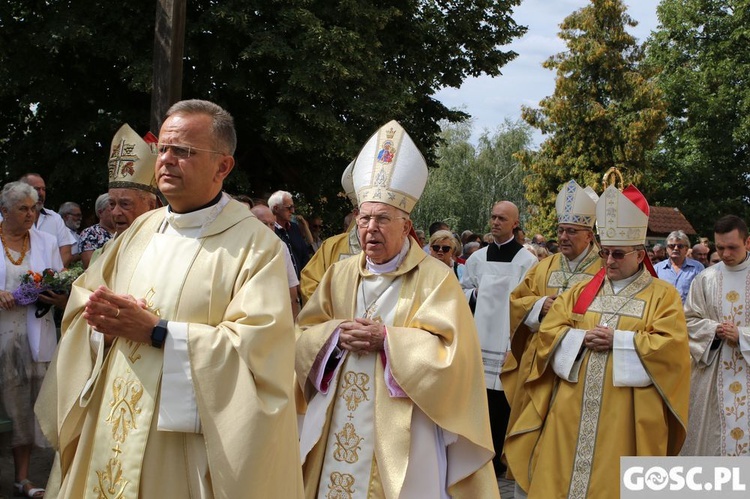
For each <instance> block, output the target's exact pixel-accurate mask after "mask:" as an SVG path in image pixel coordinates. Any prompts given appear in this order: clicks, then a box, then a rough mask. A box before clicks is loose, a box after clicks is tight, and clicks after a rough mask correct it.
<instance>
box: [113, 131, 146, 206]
mask: <svg viewBox="0 0 750 499" xmlns="http://www.w3.org/2000/svg"><path fill="white" fill-rule="evenodd" d="M156 142H157V140H156V137H155V136H154V135H153V134H152V133H151V132H149V133H147V134H146V137H144V138H143V139H142V138H141V137H140V135H138V134H137V133H136V132H135V130H133V129H132V128H130V126H129V125H127V124H125V125H122V126H121V127H120V129H119V130H117V133H116V134H115V137H114V138H113V139H112V148H111V149H110V153H109V163H108V167H109V187H110V188H118V187H119V188H125V189H141V190H144V191H147V192H151V193H153V194H156V192H157V189H156V179H155V178H154V165H156V158H157V150H156V147H157V146H156Z"/></svg>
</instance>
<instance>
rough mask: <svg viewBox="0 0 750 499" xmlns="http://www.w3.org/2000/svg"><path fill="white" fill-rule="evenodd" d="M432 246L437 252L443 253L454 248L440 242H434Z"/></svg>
mask: <svg viewBox="0 0 750 499" xmlns="http://www.w3.org/2000/svg"><path fill="white" fill-rule="evenodd" d="M431 248H432V251H434V252H435V253H439V252H441V251H442V252H443V253H448V252H449V251H450V250H452V249H453V247H452V246H440V245H439V244H433V245H432V246H431Z"/></svg>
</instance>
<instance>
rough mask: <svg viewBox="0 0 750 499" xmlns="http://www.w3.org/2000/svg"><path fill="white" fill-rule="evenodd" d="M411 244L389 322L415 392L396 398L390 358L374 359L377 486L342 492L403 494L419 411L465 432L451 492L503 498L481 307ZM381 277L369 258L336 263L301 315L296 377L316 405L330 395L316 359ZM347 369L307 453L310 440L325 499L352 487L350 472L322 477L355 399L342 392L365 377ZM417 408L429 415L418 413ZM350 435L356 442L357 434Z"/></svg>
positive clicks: (311, 491)
mask: <svg viewBox="0 0 750 499" xmlns="http://www.w3.org/2000/svg"><path fill="white" fill-rule="evenodd" d="M410 243H411V247H410V249H409V251H408V253H407V254H406V257H405V258H404V260H403V262H402V263H401V265H400V266H399V267H398V269H397V270H396V271H394V272H391V273H386V274H382V277H384V278H393V279H397V280H398V281H399V283H400V289H399V293H398V297H397V299H396V301H395V303H396V305H395V307H394V309H393V310H391V311H388V313H390V314H392V316H393V323H392V324H388V323H387V322H386V325H387V326H386V327H387V342H386V353H385V355H386V357H387V359H388V365H389V367H390V370H391V373H392V376H393V379H394V380H395V382H396V383H397V384H398V386H399V387H400V388H401V389H402V390H403V392H405V394H406V397H392V396H390V394H389V390H388V387H387V385H386V381H385V369H384V366H383V362H381V359H380V356H371V357H374V362H373V368H374V370H373V375H372V378H371V379H370V380H369V381H370V385H369V386H368V388H369V390H368V391H367V392H366V393H368V394H369V395H368V396H369V397H372V402H373V413H372V419H373V421H372V424H373V428H372V430H370V431H369V432H368V431H364V432H363V433H370V434H374V436H375V439H374V441H373V442H372V446H373V452H372V455H373V457H372V462H373V464H372V471H371V482H370V484H368V487H367V489H368V490H369V493H370V494H371V495H370V496H362V495H356V494H354V495H348V494H344V495H342V496H340V497H388V498H396V497H399V494H400V493H401V491H402V488H403V487H404V481H405V479H406V478H407V474H408V473H407V468H408V466H409V462H410V460H409V458H410V449H412V448H413V442H411V439H412V438H413V437H414V435H413V431H414V429H413V428H412V422H413V415H414V414H417V413H418V412H421V413H423V414H424V415H426V417H427V418H428V419H429V420H430V421H431V422H432V423H434V424H435V425H437V426H438V427H440V428H441V429H443V430H445V431H446V432H450V433H452V434H454V435H456V436H457V441H456V442H455V443H454V444H452V445H448V447H447V449H446V454H447V462H448V469H449V473H448V478H447V482H448V484H449V486H448V492H449V493H450V494H451V495H452V496H453V497H459V498H460V497H466V498H475V497H483V498H484V497H498V496H499V492H498V487H497V481H496V480H495V478H494V473H493V471H492V466H491V463H490V460H491V458H492V438H491V435H490V427H489V421H488V419H487V412H486V411H487V400H486V395H485V393H484V383H483V373H482V361H481V355H480V350H479V344H478V341H477V336H476V331H475V329H474V325H473V321H472V317H471V311H470V310H469V307H468V305H467V303H466V300H465V299H464V298H463V293H462V291H461V289H460V287H459V285H458V283H457V281H456V279H455V278H454V277H452V276H451V270H450V269H449V268H448V267H447V266H445V265H442V264H441V262H439V261H437V260H435V259H432V258H430V257H429V256H428V255H426V254H425V252H424V251H422V249H421V248H420V247H419V245H418V243H417V242H416V241H414V240H413V239H410ZM372 276H373V274H371V273H370V272H369V271H367V270H365V256H364V254H361V255H360V256H358V257H357V258H349V259H346V260H344V261H341V262H338V263H335V264H334V265H333V266H332V267H331V268H329V269H328V271H327V272H326V274H325V275H324V277H323V279H322V281H321V283H320V286H319V287H318V290H317V292H316V293H314V294H313V296H312V297H311V299H310V301H309V302H308V304H307V305H306V306H305V307H304V308H303V310H302V312H300V315H299V318H298V340H297V358H296V373H297V379H298V380H299V388H300V389H301V390H302V391H303V392H304V393H305V398H306V400H307V402H308V403H309V404H311V405H310V407H313V406H314V402H315V401H314V400H312V399H313V397H325V395H324V394H323V393H320V392H317V390H316V389H315V388H314V385H313V383H312V381H311V380H310V379H309V376H310V374H311V373H312V372H313V369H314V365H316V364H317V365H319V364H320V362H321V361H322V360H323V359H322V358H321V356H322V355H323V354H324V349H325V347H326V343H327V341H328V340H329V338H330V337H331V335H332V334H333V333H334V332H335V330H336V329H337V327H338V325H339V324H340V323H342V322H344V321H346V320H351V319H352V318H353V317H355V313H356V311H357V307H358V300H360V299H361V297H360V296H358V291H359V289H360V283H361V281H362V279H367V278H371V277H372ZM368 305H369V302H368ZM382 312H383V313H382V314H380V315H381V317H383V318H384V319H385V320H387V313H385V312H386V311H382ZM344 367H346V366H341V368H338V369H337V370H336V371H335V372H334V377H333V379H332V380H331V382H330V386H329V396H328V397H327V398H326V399H325V402H324V403H325V404H326V405H325V406H324V407H323V417H322V418H321V419H322V420H321V421H318V423H319V424H316V425H314V426H313V425H312V424H311V423H310V421H309V418H311V417H312V415H311V410H308V414H307V415H306V420H305V423H304V426H303V430H302V434H303V435H302V440H303V442H304V441H306V440H308V439H311V442H312V443H313V445H311V448H310V450H309V452H307V453H305V450H304V446H303V456H302V458H303V476H304V480H305V495H306V497H307V498H314V497H318V494H319V490H327V488H328V486H329V484H331V483H335V482H337V483H338V484H339V485H341V484H346V483H348V482H346V481H345V480H348V478H346V477H342V476H321V475H322V470H323V467H324V461H325V456H326V454H327V452H328V451H330V449H328V450H327V449H326V447H327V445H326V443H327V442H328V441H329V440H330V438H329V437H330V435H331V433H332V432H334V433H335V432H336V431H337V430H334V429H333V428H332V420H333V419H335V417H334V412H335V411H336V410H337V406H340V405H341V404H347V399H346V398H343V397H340V396H334V395H342V394H344V393H345V392H346V388H347V387H349V388H350V387H351V386H352V385H353V384H355V385H356V384H357V383H356V382H357V378H356V376H355V375H353V374H351V370H350V369H345V368H344ZM368 377H369V374H368ZM359 386H362V385H361V383H360V385H359ZM337 390H338V392H337ZM360 391H361V390H360ZM415 407H418V408H419V409H420V411H415V410H414V408H415ZM308 432H309V434H308ZM341 435H342V436H345V437H347V438H348V437H351V438H354V435H353V434H352V433H351V432H350V433H345V434H341ZM358 435H359V434H358ZM433 437H434V435H433V436H430V437H428V438H430V439H432V438H433ZM414 438H422V437H414ZM430 441H432V440H430ZM349 447H350V446H349ZM451 469H453V473H451ZM459 470H460V471H459ZM339 490H341V489H339ZM337 497H339V496H337Z"/></svg>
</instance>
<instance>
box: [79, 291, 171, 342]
mask: <svg viewBox="0 0 750 499" xmlns="http://www.w3.org/2000/svg"><path fill="white" fill-rule="evenodd" d="M83 318H84V319H85V320H86V322H87V323H88V324H89V326H91V327H92V328H94V329H96V330H97V331H99V332H100V333H102V334H104V335H105V337H106V338H107V339H108V340H112V339H113V338H114V337H118V336H119V337H122V338H125V339H127V340H132V341H137V342H139V343H150V342H151V332H152V331H153V329H154V326H156V325H157V324H158V323H159V316H157V315H156V314H154V313H153V312H150V311H149V310H148V307H147V305H146V301H145V300H143V299H136V298H135V297H133V296H131V295H122V294H117V293H115V292H114V291H112V290H111V289H109V288H107V287H106V286H99V288H97V289H96V291H94V292H93V293H92V294H91V296H90V297H89V301H87V302H86V307H85V309H84V311H83Z"/></svg>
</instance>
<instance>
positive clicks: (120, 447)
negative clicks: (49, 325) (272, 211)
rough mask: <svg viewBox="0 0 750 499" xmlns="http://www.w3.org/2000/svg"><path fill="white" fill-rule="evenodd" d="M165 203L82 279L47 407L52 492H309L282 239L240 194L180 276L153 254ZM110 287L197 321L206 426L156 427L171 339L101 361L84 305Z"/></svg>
mask: <svg viewBox="0 0 750 499" xmlns="http://www.w3.org/2000/svg"><path fill="white" fill-rule="evenodd" d="M165 210H166V208H165V209H161V210H156V211H153V212H150V213H148V214H146V215H144V216H142V217H140V218H139V219H137V220H136V221H135V222H134V223H133V225H132V226H131V228H130V229H129V230H128V231H126V232H125V233H123V234H122V235H121V236H120V237H118V238H117V240H115V241H114V242H113V244H112V245H111V247H110V248H108V249H107V251H106V252H105V253H104V254H103V255H102V256H101V257H100V258H99V259H98V260H97V261H96V262H95V263H94V264H93V265H92V266H91V267H90V268H89V269H88V270H87V272H86V273H84V274H83V275H82V276H81V278H79V279H78V280H77V281H76V283H75V284H74V286H73V290H72V292H71V297H70V301H69V303H68V307H67V309H66V314H65V317H64V319H63V337H62V339H61V342H60V346H59V348H58V352H57V354H56V357H55V359H54V360H53V363H52V365H51V366H50V370H49V375H48V377H47V378H46V379H45V383H44V385H43V387H42V393H41V394H40V397H39V399H38V402H37V407H36V412H37V414H38V417H39V419H40V424H41V425H42V429H43V431H44V432H45V435H46V436H47V438H48V439H49V440H50V441H51V442H52V444H53V445H54V446H55V447H56V449H57V451H58V455H57V458H56V462H55V469H53V472H52V475H51V477H50V483H49V487H48V491H49V492H48V497H56V496H59V497H75V498H81V497H102V498H108V497H201V498H203V497H243V496H244V495H245V494H247V491H249V490H253V491H255V492H257V493H258V494H259V496H268V497H271V496H274V495H278V496H279V497H282V496H283V497H301V495H302V485H301V477H300V473H299V447H298V443H297V431H296V422H295V414H294V413H295V411H294V404H293V401H292V398H291V397H292V394H291V389H292V384H293V381H292V363H293V342H294V335H293V325H292V319H291V311H290V310H289V300H288V288H287V287H286V279H285V277H284V276H285V275H286V273H285V272H286V271H285V263H284V258H283V254H282V253H281V242H280V240H279V239H278V238H277V237H276V236H275V235H274V234H273V233H271V232H270V231H268V230H267V229H266V228H265V227H263V225H262V224H261V223H260V222H258V221H257V219H255V217H254V216H252V215H251V214H250V213H249V212H248V211H247V209H246V208H245V207H244V205H242V204H240V203H236V202H234V201H230V202H229V203H228V204H227V205H226V206H225V207H224V209H223V210H222V211H221V213H220V214H219V215H218V217H217V218H216V219H215V220H214V221H212V222H210V223H209V224H208V225H207V226H206V227H204V228H203V236H202V237H199V238H198V239H196V240H195V241H194V242H195V247H194V248H193V249H192V250H189V249H188V250H185V251H179V250H178V249H177V248H180V247H181V246H180V245H177V246H173V248H175V254H173V255H170V256H171V258H172V259H173V260H175V261H183V260H184V262H183V263H181V264H178V266H179V265H182V268H183V270H182V272H183V273H184V275H172V276H171V277H172V279H171V280H170V279H169V278H168V277H167V278H165V276H164V274H163V273H160V272H159V271H158V270H155V266H153V263H154V262H148V261H147V260H149V259H151V258H153V257H154V255H153V254H151V250H147V248H149V247H150V246H149V245H150V244H151V243H152V239H154V238H155V236H156V235H157V232H158V231H159V228H160V226H161V224H162V223H163V221H164V218H165ZM156 263H158V262H156ZM165 267H166V268H172V269H177V267H175V266H171V264H166V263H165ZM144 272H148V273H146V274H144ZM100 285H106V286H108V287H110V288H112V289H113V290H114V291H115V292H118V293H129V294H133V295H134V296H136V297H139V296H140V295H141V294H143V292H144V290H147V291H146V294H145V296H142V297H143V298H146V300H147V301H148V302H149V303H150V304H151V305H153V306H154V308H158V309H159V312H160V313H161V316H162V317H163V318H165V319H167V320H170V321H175V322H183V323H187V331H188V335H187V351H188V355H189V362H190V372H191V375H192V382H193V389H194V392H195V398H196V402H197V409H198V415H199V416H200V423H201V431H202V434H201V433H184V432H177V431H160V430H158V429H157V420H158V416H159V414H158V413H159V410H158V408H159V387H160V383H161V374H162V373H161V359H162V358H163V355H164V351H163V350H160V349H155V348H153V347H151V346H150V345H147V344H133V343H130V342H127V341H123V340H120V339H117V340H115V342H114V343H113V345H112V347H111V348H110V349H109V351H108V353H107V355H106V357H105V358H104V359H103V361H102V358H101V357H97V352H95V351H94V352H93V353H92V347H91V346H90V335H91V330H90V328H89V327H88V326H87V324H86V322H85V320H84V319H83V318H82V312H83V307H84V305H85V303H86V301H87V299H88V296H89V294H90V292H91V291H90V290H93V289H96V287H98V286H100ZM149 291H152V292H150V293H149ZM134 443H137V444H138V445H134ZM108 444H114V445H108ZM141 470H142V471H141ZM120 471H122V472H123V474H122V475H118V472H120ZM58 490H59V493H58ZM120 492H122V495H121V496H118V495H117V494H118V493H120Z"/></svg>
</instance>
